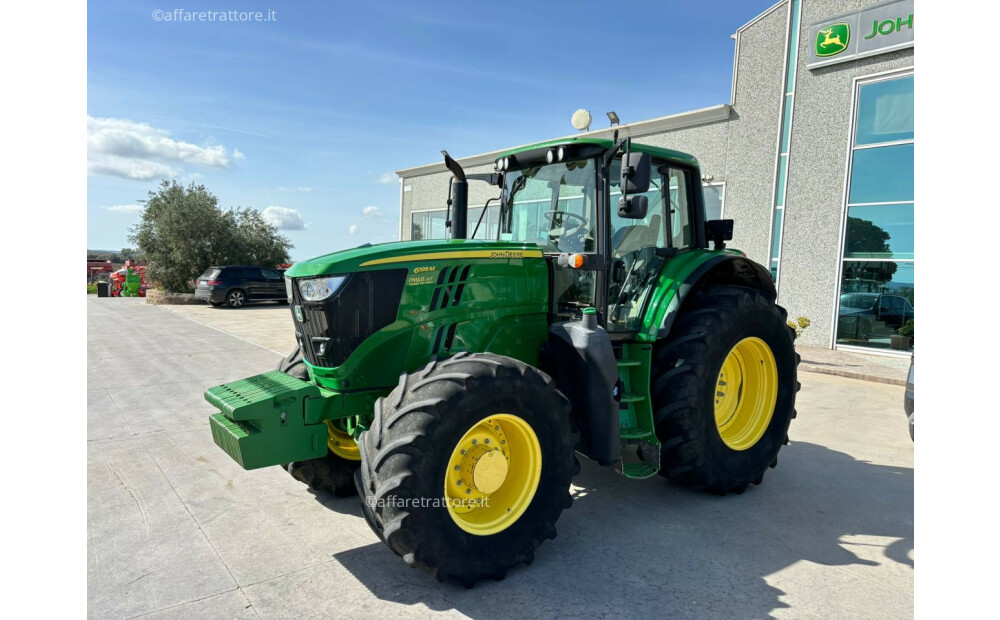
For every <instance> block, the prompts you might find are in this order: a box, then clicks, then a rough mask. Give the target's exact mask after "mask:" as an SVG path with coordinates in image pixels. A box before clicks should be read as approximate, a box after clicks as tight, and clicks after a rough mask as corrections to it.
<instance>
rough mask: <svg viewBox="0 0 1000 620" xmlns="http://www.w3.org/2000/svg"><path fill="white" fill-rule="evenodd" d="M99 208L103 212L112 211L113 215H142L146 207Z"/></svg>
mask: <svg viewBox="0 0 1000 620" xmlns="http://www.w3.org/2000/svg"><path fill="white" fill-rule="evenodd" d="M101 208H102V209H104V210H105V211H113V212H115V213H142V211H143V209H145V208H146V207H144V206H143V205H110V206H107V207H101Z"/></svg>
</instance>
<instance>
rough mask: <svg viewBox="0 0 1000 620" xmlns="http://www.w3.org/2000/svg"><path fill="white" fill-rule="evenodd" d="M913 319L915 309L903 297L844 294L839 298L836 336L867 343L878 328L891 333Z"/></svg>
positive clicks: (877, 294)
mask: <svg viewBox="0 0 1000 620" xmlns="http://www.w3.org/2000/svg"><path fill="white" fill-rule="evenodd" d="M912 318H913V306H912V305H910V300H909V299H907V298H905V297H903V296H902V295H888V294H879V293H844V294H843V295H841V296H840V316H839V318H838V323H839V325H838V327H837V334H838V336H839V337H841V338H854V339H855V340H861V341H863V342H864V341H867V340H868V339H869V338H870V337H871V335H872V334H873V333H874V332H875V331H876V328H882V327H886V328H889V329H890V330H891V331H892V333H895V332H896V330H897V329H899V328H900V327H902V326H903V324H904V323H906V321H908V320H909V319H912Z"/></svg>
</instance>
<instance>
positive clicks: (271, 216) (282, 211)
mask: <svg viewBox="0 0 1000 620" xmlns="http://www.w3.org/2000/svg"><path fill="white" fill-rule="evenodd" d="M261 215H263V216H264V219H265V220H267V221H268V222H270V223H271V224H274V225H275V226H277V227H278V229H279V230H302V229H304V228H305V227H306V223H305V222H304V221H302V214H301V213H299V212H298V210H296V209H289V208H288V207H275V206H270V207H268V208H266V209H264V211H263V212H262V213H261Z"/></svg>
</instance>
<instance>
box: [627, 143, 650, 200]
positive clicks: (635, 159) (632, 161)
mask: <svg viewBox="0 0 1000 620" xmlns="http://www.w3.org/2000/svg"><path fill="white" fill-rule="evenodd" d="M651 167H652V166H651V160H650V157H649V153H632V152H629V153H626V154H625V155H624V157H622V185H621V186H622V190H623V191H622V193H623V194H625V195H628V194H644V193H646V192H648V191H649V177H650V174H651V172H650V168H651Z"/></svg>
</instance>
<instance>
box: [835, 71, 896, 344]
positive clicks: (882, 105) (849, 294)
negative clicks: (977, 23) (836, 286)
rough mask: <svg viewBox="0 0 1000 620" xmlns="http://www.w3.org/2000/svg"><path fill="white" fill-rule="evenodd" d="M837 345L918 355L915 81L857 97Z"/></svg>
mask: <svg viewBox="0 0 1000 620" xmlns="http://www.w3.org/2000/svg"><path fill="white" fill-rule="evenodd" d="M855 97H856V105H855V110H856V116H855V119H854V124H855V132H854V136H853V141H852V148H851V166H850V179H849V183H848V192H847V195H848V198H847V221H846V222H845V226H844V254H843V262H842V264H841V273H840V299H839V304H838V312H837V345H838V346H848V347H864V348H867V349H885V350H897V351H901V352H905V351H910V350H912V348H913V325H914V310H913V306H914V288H913V282H914V278H913V264H914V258H913V216H914V201H913V74H912V73H910V74H907V75H902V76H900V75H898V74H897V75H894V76H888V77H882V78H876V79H873V80H870V81H864V82H861V83H860V84H859V86H858V88H857V90H856V92H855Z"/></svg>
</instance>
